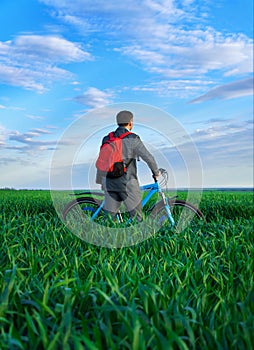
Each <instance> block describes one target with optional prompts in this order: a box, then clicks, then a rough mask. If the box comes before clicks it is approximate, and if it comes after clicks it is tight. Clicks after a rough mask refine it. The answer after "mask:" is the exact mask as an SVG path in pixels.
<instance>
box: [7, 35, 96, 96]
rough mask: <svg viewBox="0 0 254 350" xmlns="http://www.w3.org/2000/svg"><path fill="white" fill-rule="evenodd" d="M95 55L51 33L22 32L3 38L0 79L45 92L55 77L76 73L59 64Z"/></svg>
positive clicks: (78, 60) (68, 77)
mask: <svg viewBox="0 0 254 350" xmlns="http://www.w3.org/2000/svg"><path fill="white" fill-rule="evenodd" d="M89 59H91V55H90V54H89V53H87V52H85V51H84V50H82V48H81V46H80V45H79V44H77V43H73V42H70V41H68V40H66V39H64V38H61V37H57V36H53V35H48V36H42V35H21V36H17V37H16V38H15V39H14V40H13V41H6V42H0V81H2V82H3V83H5V84H6V83H7V84H10V85H14V86H20V87H23V88H25V89H28V90H35V91H37V92H40V93H42V92H44V91H45V90H46V86H47V85H48V84H49V83H51V82H52V81H54V80H58V79H70V78H71V77H72V74H71V73H70V72H68V71H67V70H65V69H63V68H59V67H57V64H68V63H71V62H81V61H86V60H89Z"/></svg>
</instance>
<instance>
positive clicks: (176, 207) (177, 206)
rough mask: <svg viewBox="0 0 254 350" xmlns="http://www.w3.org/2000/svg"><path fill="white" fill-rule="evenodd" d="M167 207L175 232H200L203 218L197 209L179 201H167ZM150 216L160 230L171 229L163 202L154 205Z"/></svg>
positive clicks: (203, 221) (203, 222)
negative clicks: (168, 206)
mask: <svg viewBox="0 0 254 350" xmlns="http://www.w3.org/2000/svg"><path fill="white" fill-rule="evenodd" d="M169 205H170V210H171V214H172V216H173V219H174V221H175V224H174V230H175V231H176V232H178V233H179V232H181V231H183V230H185V229H186V230H191V231H192V232H201V230H202V227H203V225H204V224H205V217H204V215H203V214H202V212H201V211H200V210H199V209H198V208H196V207H195V206H194V205H193V204H191V203H188V202H186V201H184V200H180V199H173V200H169ZM151 215H152V217H153V218H154V219H155V220H156V221H157V222H158V223H159V226H160V227H161V228H169V227H170V228H172V224H171V222H170V220H169V218H168V215H167V212H166V209H165V205H164V203H163V201H160V202H159V203H158V204H157V205H155V207H154V209H153V211H152V214H151Z"/></svg>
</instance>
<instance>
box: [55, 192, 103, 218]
mask: <svg viewBox="0 0 254 350" xmlns="http://www.w3.org/2000/svg"><path fill="white" fill-rule="evenodd" d="M100 204H101V201H100V200H95V199H94V198H92V197H79V198H76V199H74V200H73V201H71V202H69V203H67V204H66V206H65V207H64V209H63V212H62V216H63V220H64V222H67V221H68V219H69V220H70V215H72V216H74V217H73V220H75V222H76V223H77V224H78V223H79V222H80V221H83V219H84V216H86V217H91V216H92V215H93V214H94V213H95V211H96V210H97V209H98V208H99V206H100ZM101 214H103V209H102V211H101ZM100 216H101V215H100ZM100 216H98V219H99V217H100Z"/></svg>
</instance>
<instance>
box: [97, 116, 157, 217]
mask: <svg viewBox="0 0 254 350" xmlns="http://www.w3.org/2000/svg"><path fill="white" fill-rule="evenodd" d="M116 122H117V124H118V128H117V129H116V130H115V131H114V135H115V136H116V137H119V136H120V135H122V134H124V133H126V132H128V131H131V130H132V128H133V114H132V113H131V112H129V111H121V112H119V113H118V114H117V116H116ZM108 139H109V136H108V135H107V136H105V137H104V138H103V140H102V144H104V143H105V142H106V141H107V140H108ZM122 153H123V161H124V163H125V164H126V165H127V171H126V174H124V175H122V176H121V177H119V178H113V179H112V178H108V177H105V176H103V175H102V174H101V173H100V171H97V176H96V182H97V183H101V184H102V189H103V190H104V191H105V205H104V209H105V211H107V212H109V213H110V214H111V215H112V216H114V215H115V214H116V213H117V212H118V210H119V209H120V205H121V203H122V202H123V203H124V205H125V207H126V209H127V211H128V212H129V214H130V216H131V217H132V218H134V217H135V219H136V220H137V221H141V220H142V205H141V193H140V189H139V182H138V177H137V164H136V160H137V159H139V157H141V158H142V159H143V160H144V161H145V162H146V163H147V165H148V166H149V168H150V169H151V171H152V174H153V177H154V178H157V177H158V176H159V175H160V172H159V169H158V166H157V164H156V161H155V159H154V157H153V156H152V154H151V153H150V152H149V151H148V150H147V149H146V147H145V146H144V144H143V142H142V141H141V140H140V137H139V136H138V135H136V134H134V133H131V134H129V135H127V136H125V137H124V138H123V139H122Z"/></svg>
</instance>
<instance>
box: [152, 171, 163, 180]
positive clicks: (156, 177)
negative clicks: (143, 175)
mask: <svg viewBox="0 0 254 350" xmlns="http://www.w3.org/2000/svg"><path fill="white" fill-rule="evenodd" d="M160 175H161V172H160V170H159V171H158V173H157V174H156V175H153V179H154V181H155V182H157V181H158V178H159V177H160Z"/></svg>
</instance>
